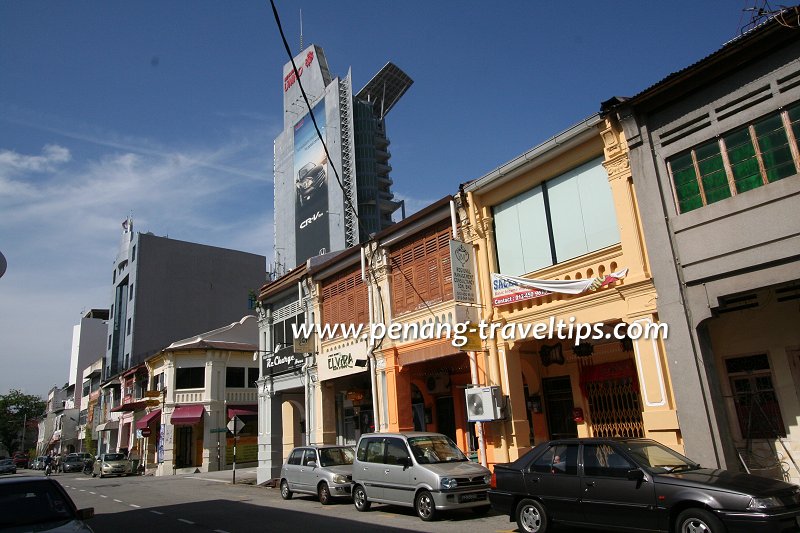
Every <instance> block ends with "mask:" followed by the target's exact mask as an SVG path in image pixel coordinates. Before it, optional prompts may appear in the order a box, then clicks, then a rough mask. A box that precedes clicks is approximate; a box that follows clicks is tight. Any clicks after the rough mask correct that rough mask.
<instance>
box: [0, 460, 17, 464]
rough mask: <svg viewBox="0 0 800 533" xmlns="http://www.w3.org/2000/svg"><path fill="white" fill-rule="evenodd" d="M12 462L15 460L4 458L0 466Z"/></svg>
mask: <svg viewBox="0 0 800 533" xmlns="http://www.w3.org/2000/svg"><path fill="white" fill-rule="evenodd" d="M11 464H14V461H12V460H11V459H3V460H2V461H0V466H7V465H11Z"/></svg>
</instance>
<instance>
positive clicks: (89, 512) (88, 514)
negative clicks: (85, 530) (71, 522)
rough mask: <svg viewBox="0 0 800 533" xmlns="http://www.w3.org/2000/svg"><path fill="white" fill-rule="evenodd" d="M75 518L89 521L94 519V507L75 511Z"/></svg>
mask: <svg viewBox="0 0 800 533" xmlns="http://www.w3.org/2000/svg"><path fill="white" fill-rule="evenodd" d="M75 516H76V517H77V518H78V520H89V519H90V518H94V507H87V508H86V509H78V510H77V511H75Z"/></svg>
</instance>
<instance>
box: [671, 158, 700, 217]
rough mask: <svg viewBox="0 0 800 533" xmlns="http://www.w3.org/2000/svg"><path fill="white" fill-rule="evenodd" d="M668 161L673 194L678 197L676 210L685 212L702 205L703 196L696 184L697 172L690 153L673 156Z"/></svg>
mask: <svg viewBox="0 0 800 533" xmlns="http://www.w3.org/2000/svg"><path fill="white" fill-rule="evenodd" d="M669 163H670V169H671V170H672V182H673V184H674V185H675V194H676V196H677V197H678V210H679V211H680V212H681V213H686V212H688V211H691V210H693V209H697V208H698V207H703V198H702V196H701V195H700V186H699V185H698V184H697V173H696V172H695V170H694V163H693V162H692V154H691V153H686V154H684V155H681V156H678V157H675V158H673V159H671V160H670V162H669Z"/></svg>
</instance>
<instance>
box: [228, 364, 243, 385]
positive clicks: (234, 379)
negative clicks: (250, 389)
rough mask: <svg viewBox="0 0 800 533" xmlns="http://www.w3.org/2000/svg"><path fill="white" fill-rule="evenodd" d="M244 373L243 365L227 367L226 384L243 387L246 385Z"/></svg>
mask: <svg viewBox="0 0 800 533" xmlns="http://www.w3.org/2000/svg"><path fill="white" fill-rule="evenodd" d="M244 373H245V369H244V368H243V367H230V366H229V367H227V368H226V369H225V386H226V387H234V388H236V387H238V388H243V387H244V386H245V378H244Z"/></svg>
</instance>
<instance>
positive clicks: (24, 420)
mask: <svg viewBox="0 0 800 533" xmlns="http://www.w3.org/2000/svg"><path fill="white" fill-rule="evenodd" d="M27 425H28V413H22V446H21V447H20V450H19V451H21V452H27V451H28V450H26V449H25V426H27ZM28 460H29V461H30V457H28Z"/></svg>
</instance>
